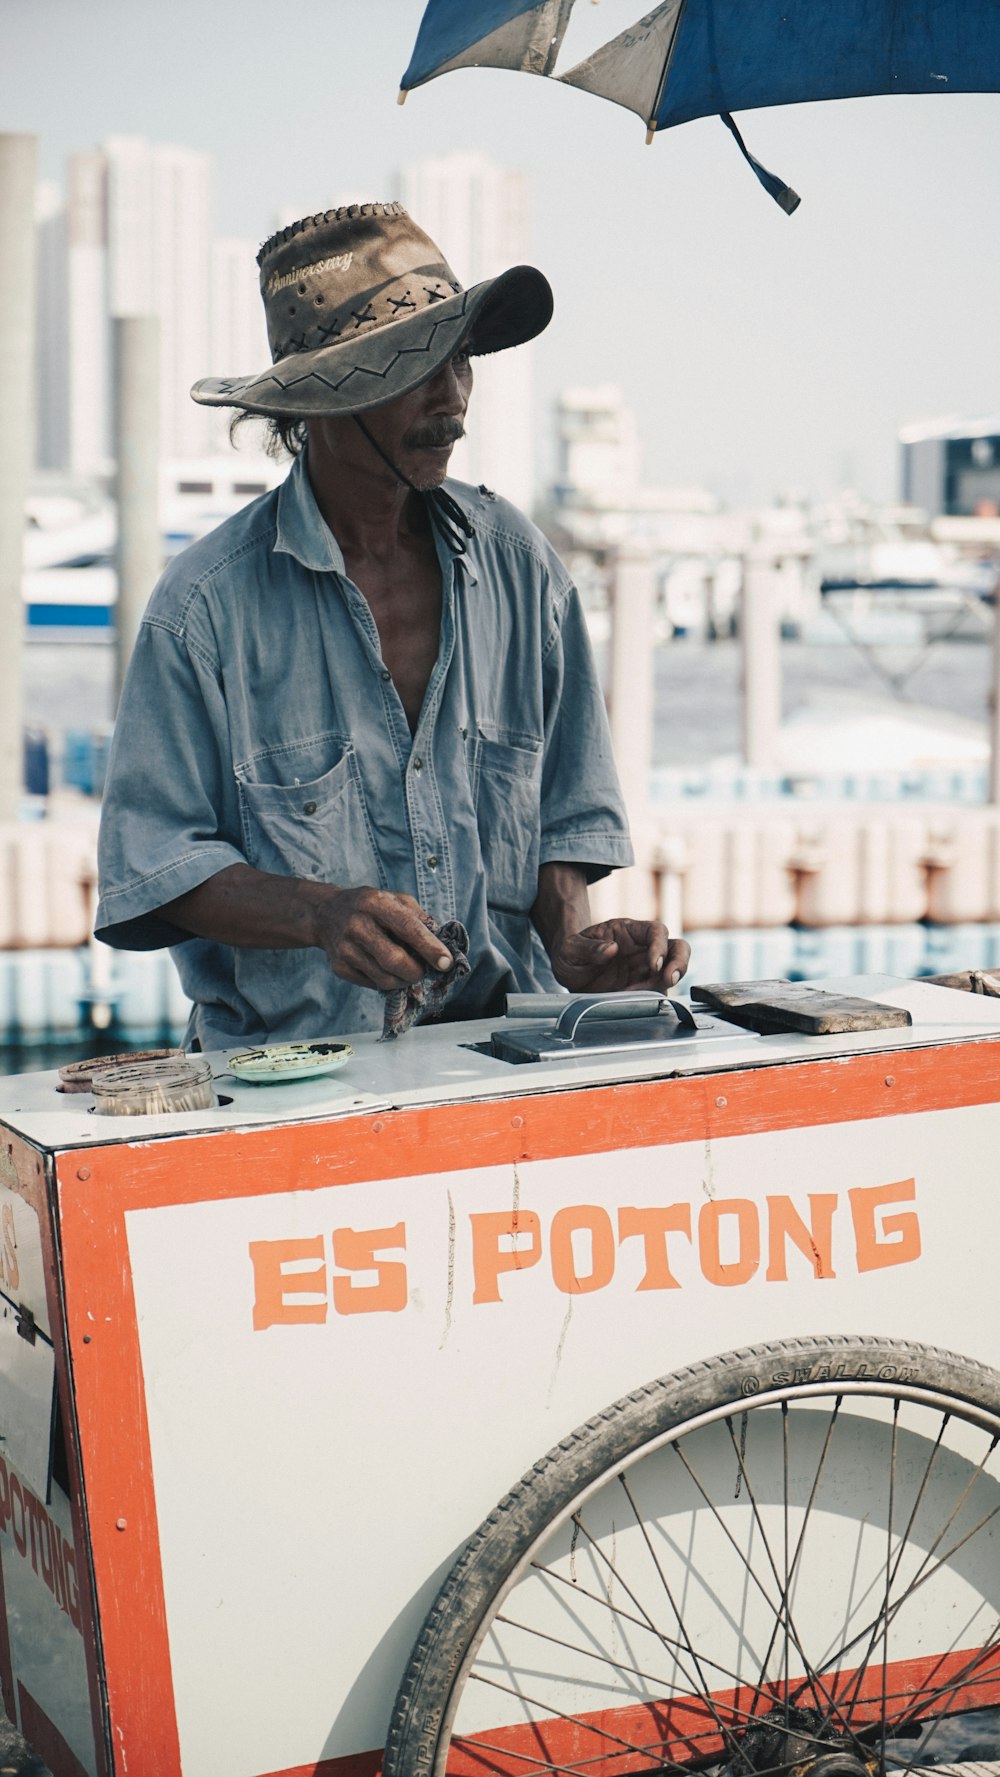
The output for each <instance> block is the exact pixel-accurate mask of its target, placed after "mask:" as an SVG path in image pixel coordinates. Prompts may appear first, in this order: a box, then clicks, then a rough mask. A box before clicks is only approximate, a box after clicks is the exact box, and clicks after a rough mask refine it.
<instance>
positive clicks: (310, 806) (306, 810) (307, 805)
mask: <svg viewBox="0 0 1000 1777" xmlns="http://www.w3.org/2000/svg"><path fill="white" fill-rule="evenodd" d="M302 813H303V814H315V813H316V804H315V802H303V804H302Z"/></svg>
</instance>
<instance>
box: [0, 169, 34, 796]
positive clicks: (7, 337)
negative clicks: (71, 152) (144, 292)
mask: <svg viewBox="0 0 1000 1777" xmlns="http://www.w3.org/2000/svg"><path fill="white" fill-rule="evenodd" d="M37 167H38V141H37V137H35V136H21V135H4V134H0V391H2V395H0V400H2V405H3V426H2V427H0V660H2V661H3V696H2V697H0V820H11V819H12V818H13V817H14V816H16V814H17V810H18V805H19V802H20V799H21V776H22V745H23V742H22V726H23V716H22V695H21V654H22V649H23V645H24V607H23V601H22V596H21V577H22V557H23V550H24V506H25V498H26V496H27V491H28V474H29V470H30V467H31V463H32V460H33V457H34V407H33V400H32V397H33V393H34V390H33V375H34V368H35V278H36V267H35V184H36V178H37Z"/></svg>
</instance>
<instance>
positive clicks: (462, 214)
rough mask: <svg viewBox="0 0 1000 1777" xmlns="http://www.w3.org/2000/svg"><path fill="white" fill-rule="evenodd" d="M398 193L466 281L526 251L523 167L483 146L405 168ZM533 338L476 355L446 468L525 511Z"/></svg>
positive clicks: (529, 494)
mask: <svg viewBox="0 0 1000 1777" xmlns="http://www.w3.org/2000/svg"><path fill="white" fill-rule="evenodd" d="M396 195H397V197H398V198H399V200H400V202H401V203H402V204H403V205H404V207H405V208H406V209H407V210H408V211H409V212H410V214H411V216H413V218H414V220H415V221H416V222H418V223H419V224H420V227H421V228H424V229H426V231H427V233H428V234H429V235H430V236H431V238H432V240H434V241H436V242H437V244H438V246H439V247H440V248H441V250H442V252H443V253H444V255H445V257H446V258H447V260H448V263H449V265H450V266H451V267H452V270H453V271H454V273H455V276H456V277H457V278H460V279H461V281H462V283H463V284H465V285H466V286H470V285H472V284H478V283H480V282H481V281H482V280H483V279H484V278H492V277H496V275H497V274H498V273H499V272H502V271H506V270H507V268H508V267H509V266H511V265H523V264H524V263H525V262H526V261H530V259H531V187H530V180H529V178H528V175H527V174H526V173H522V172H517V171H514V170H512V169H511V168H509V167H501V166H499V165H497V163H496V162H495V161H492V160H490V159H488V158H487V156H486V155H484V154H478V153H466V154H444V155H438V156H434V157H432V158H430V159H427V160H421V161H414V162H412V163H411V164H410V165H408V166H406V167H404V168H403V170H402V172H401V173H400V175H399V178H398V182H397V192H396ZM533 354H534V347H533V346H532V345H523V346H518V348H517V350H516V351H511V352H501V353H498V354H497V356H496V357H494V358H489V357H482V358H477V359H476V360H475V388H474V391H473V396H472V403H471V405H470V408H469V419H468V424H467V437H466V438H465V439H464V440H463V441H462V442H461V443H460V444H459V445H458V446H457V448H456V450H455V452H454V454H453V456H452V460H451V473H452V474H453V475H456V476H457V477H458V478H459V479H460V480H463V481H471V482H474V483H476V484H478V483H480V482H484V483H485V484H486V485H487V486H488V487H491V488H494V489H495V490H496V492H497V493H500V494H504V495H505V496H506V498H507V499H509V500H513V501H514V504H515V505H516V506H520V507H521V508H522V509H523V510H524V511H527V512H530V511H531V510H532V507H533V505H534V501H535V491H536V490H535V473H536V471H535V413H534V400H533V396H534V379H533V363H532V360H533Z"/></svg>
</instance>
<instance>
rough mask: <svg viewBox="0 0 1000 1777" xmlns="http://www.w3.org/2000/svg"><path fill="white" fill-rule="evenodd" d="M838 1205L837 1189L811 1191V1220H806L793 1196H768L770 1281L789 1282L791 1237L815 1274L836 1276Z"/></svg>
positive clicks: (767, 1273) (768, 1273) (768, 1263)
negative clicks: (835, 1227) (835, 1230)
mask: <svg viewBox="0 0 1000 1777" xmlns="http://www.w3.org/2000/svg"><path fill="white" fill-rule="evenodd" d="M836 1207H837V1195H836V1192H834V1191H829V1192H828V1191H820V1192H817V1193H816V1194H815V1195H813V1193H812V1192H810V1193H809V1214H810V1218H811V1219H810V1221H808V1222H804V1221H803V1219H802V1217H801V1216H800V1214H799V1212H798V1210H797V1209H796V1207H795V1205H794V1203H793V1202H792V1200H791V1198H790V1197H769V1198H768V1199H767V1213H768V1224H767V1254H768V1262H767V1270H766V1272H765V1273H764V1275H765V1277H766V1278H767V1281H768V1283H787V1282H788V1249H787V1245H786V1243H787V1242H788V1241H789V1240H791V1241H792V1242H793V1244H794V1245H795V1246H797V1247H798V1249H799V1252H800V1253H801V1254H802V1255H803V1257H804V1258H806V1259H808V1260H809V1263H810V1265H811V1266H812V1268H813V1276H814V1277H836V1275H837V1273H836V1272H835V1270H834V1269H833V1212H834V1210H835V1209H836Z"/></svg>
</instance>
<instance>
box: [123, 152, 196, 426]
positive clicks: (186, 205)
mask: <svg viewBox="0 0 1000 1777" xmlns="http://www.w3.org/2000/svg"><path fill="white" fill-rule="evenodd" d="M104 154H105V158H106V163H107V241H108V306H109V311H110V313H111V315H112V316H113V317H114V316H127V315H148V314H154V315H158V316H159V320H160V443H161V449H162V452H163V455H164V456H166V457H190V456H197V455H198V454H199V453H200V452H202V451H204V450H206V449H208V448H209V444H210V441H211V423H210V420H209V418H208V416H207V414H206V412H205V410H204V409H203V408H199V407H198V406H197V405H196V404H195V403H194V402H193V401H192V400H191V397H190V389H191V385H192V383H194V382H197V380H198V378H199V377H201V376H207V375H209V374H211V370H212V365H211V360H210V337H211V323H210V316H209V288H210V270H209V261H210V254H211V238H212V237H211V199H212V167H211V160H210V158H209V156H208V155H207V154H200V153H198V152H197V151H196V150H194V149H192V148H179V147H174V146H172V145H169V144H167V145H164V144H154V143H150V142H146V141H145V140H143V138H142V137H139V136H113V137H110V138H109V139H108V141H107V142H106V143H105V144H104Z"/></svg>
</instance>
